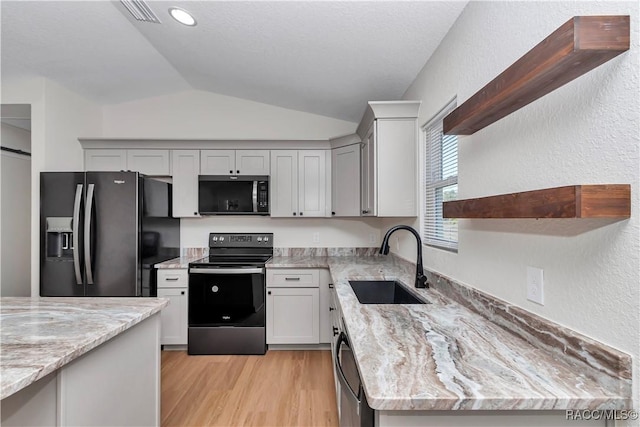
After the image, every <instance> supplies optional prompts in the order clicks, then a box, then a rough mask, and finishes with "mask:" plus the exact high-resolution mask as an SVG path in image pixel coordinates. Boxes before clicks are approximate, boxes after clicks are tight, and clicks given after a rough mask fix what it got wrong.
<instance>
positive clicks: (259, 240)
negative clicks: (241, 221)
mask: <svg viewBox="0 0 640 427" xmlns="http://www.w3.org/2000/svg"><path fill="white" fill-rule="evenodd" d="M265 241H266V240H265ZM260 242H262V237H260V236H258V243H260Z"/></svg>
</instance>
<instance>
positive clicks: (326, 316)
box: [319, 269, 333, 344]
mask: <svg viewBox="0 0 640 427" xmlns="http://www.w3.org/2000/svg"><path fill="white" fill-rule="evenodd" d="M319 271H320V282H319V289H320V301H319V304H320V344H329V343H331V342H332V341H333V333H332V330H331V314H332V313H333V310H332V309H331V290H332V289H333V283H331V274H330V273H329V270H327V269H321V270H319Z"/></svg>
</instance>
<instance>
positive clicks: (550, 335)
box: [397, 257, 632, 387]
mask: <svg viewBox="0 0 640 427" xmlns="http://www.w3.org/2000/svg"><path fill="white" fill-rule="evenodd" d="M397 258H398V259H401V260H402V261H403V262H404V263H406V264H407V268H412V269H415V264H413V263H411V262H409V261H407V260H404V259H402V258H400V257H397ZM425 275H426V276H427V279H428V282H429V286H430V287H431V288H432V289H436V290H438V292H440V293H442V294H443V295H445V296H446V297H448V298H450V299H452V300H454V301H455V302H457V303H458V304H461V305H463V306H465V307H467V308H468V309H470V310H473V311H474V312H476V313H478V314H480V315H481V316H483V317H485V318H487V319H489V320H490V321H491V322H493V323H495V324H497V325H499V326H501V327H503V328H504V329H506V330H508V331H509V332H511V333H512V334H514V335H517V336H518V337H520V338H522V339H523V340H525V341H527V342H529V343H531V344H533V345H535V346H537V347H541V348H545V349H547V350H548V351H551V352H555V353H557V354H558V356H559V357H568V358H571V359H573V360H575V361H576V362H578V363H584V364H587V365H589V366H590V367H592V368H595V369H597V370H599V371H601V372H603V373H606V374H607V375H609V376H611V377H612V378H622V379H625V380H627V381H628V386H629V387H631V366H632V360H631V356H629V355H628V354H626V353H623V352H621V351H618V350H616V349H614V348H611V347H609V346H607V345H604V344H602V343H600V342H598V341H596V340H594V339H591V338H589V337H587V336H585V335H582V334H580V333H578V332H575V331H573V330H571V329H569V328H567V327H564V326H561V325H559V324H557V323H555V322H552V321H550V320H547V319H545V318H543V317H540V316H538V315H536V314H533V313H531V312H529V311H527V310H525V309H523V308H521V307H518V306H516V305H513V304H510V303H508V302H506V301H503V300H501V299H499V298H496V297H494V296H492V295H489V294H486V293H484V292H481V291H479V290H477V289H474V288H472V287H470V286H467V285H464V284H461V283H459V282H456V281H454V280H452V279H450V278H448V277H445V276H442V275H440V274H438V273H435V272H433V271H429V270H425Z"/></svg>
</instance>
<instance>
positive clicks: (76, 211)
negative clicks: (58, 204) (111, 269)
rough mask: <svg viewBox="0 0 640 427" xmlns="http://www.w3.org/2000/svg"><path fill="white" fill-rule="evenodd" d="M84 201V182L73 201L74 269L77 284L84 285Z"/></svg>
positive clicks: (77, 188)
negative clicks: (82, 228) (81, 229)
mask: <svg viewBox="0 0 640 427" xmlns="http://www.w3.org/2000/svg"><path fill="white" fill-rule="evenodd" d="M81 202H82V184H78V185H76V198H75V201H74V202H73V228H72V230H71V231H73V243H72V247H73V270H74V271H75V273H76V284H78V285H82V275H81V274H80V253H79V251H80V245H79V244H78V241H79V239H80V236H79V234H80V203H81Z"/></svg>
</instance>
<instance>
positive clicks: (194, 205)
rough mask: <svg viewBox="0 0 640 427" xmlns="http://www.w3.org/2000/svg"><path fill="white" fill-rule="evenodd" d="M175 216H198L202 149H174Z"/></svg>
mask: <svg viewBox="0 0 640 427" xmlns="http://www.w3.org/2000/svg"><path fill="white" fill-rule="evenodd" d="M171 160H172V163H173V216H174V217H175V218H186V217H197V216H199V215H198V173H199V171H200V151H198V150H173V151H172V152H171Z"/></svg>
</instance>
